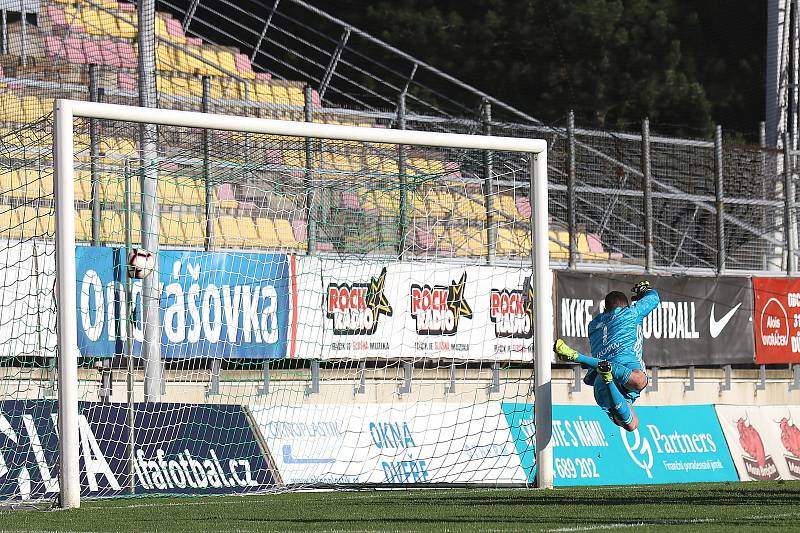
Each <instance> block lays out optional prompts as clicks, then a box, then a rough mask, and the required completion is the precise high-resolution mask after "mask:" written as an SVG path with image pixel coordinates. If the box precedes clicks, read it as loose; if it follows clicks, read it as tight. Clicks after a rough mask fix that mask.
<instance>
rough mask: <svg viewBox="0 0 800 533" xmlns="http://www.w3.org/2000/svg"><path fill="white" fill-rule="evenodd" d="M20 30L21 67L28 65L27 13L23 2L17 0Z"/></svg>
mask: <svg viewBox="0 0 800 533" xmlns="http://www.w3.org/2000/svg"><path fill="white" fill-rule="evenodd" d="M19 10H20V29H21V35H20V36H21V42H20V45H21V52H22V53H21V60H22V66H23V67H24V66H27V65H28V13H27V12H26V11H25V0H19Z"/></svg>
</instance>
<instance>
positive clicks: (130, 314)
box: [122, 159, 136, 494]
mask: <svg viewBox="0 0 800 533" xmlns="http://www.w3.org/2000/svg"><path fill="white" fill-rule="evenodd" d="M123 168H124V172H125V258H124V259H123V261H124V262H123V263H122V264H123V265H125V266H123V267H122V268H124V272H125V309H124V311H125V324H124V327H125V352H126V353H125V355H126V359H127V361H126V362H127V367H128V369H127V370H128V375H127V379H126V382H127V383H126V385H127V390H126V392H127V402H128V404H127V406H126V407H127V413H126V415H127V417H126V418H127V420H126V421H127V424H128V442H127V452H128V480H129V484H128V492H129V493H130V494H135V493H136V476H135V472H134V465H135V464H136V463H135V462H134V458H135V452H136V427H135V424H136V412H135V411H134V405H135V404H134V402H135V395H134V379H135V376H134V375H133V372H134V370H135V367H134V361H133V326H134V321H135V320H136V306H135V302H133V301H132V298H131V293H132V292H133V291H132V289H133V287H132V283H133V281H132V280H131V277H130V272H129V271H128V268H127V261H125V259H127V257H128V254H130V252H131V249H132V248H133V228H132V227H131V222H132V217H131V165H130V162H129V161H128V160H127V159H126V160H125V166H124V167H123Z"/></svg>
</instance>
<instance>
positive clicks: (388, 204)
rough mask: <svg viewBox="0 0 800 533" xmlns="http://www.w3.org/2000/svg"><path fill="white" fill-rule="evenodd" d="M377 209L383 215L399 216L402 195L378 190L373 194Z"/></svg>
mask: <svg viewBox="0 0 800 533" xmlns="http://www.w3.org/2000/svg"><path fill="white" fill-rule="evenodd" d="M372 195H373V197H374V200H373V202H374V204H375V207H376V208H377V209H378V210H379V211H380V212H381V214H382V215H387V216H397V215H398V214H399V212H400V193H399V191H396V190H388V191H387V190H377V191H374V192H373V193H372Z"/></svg>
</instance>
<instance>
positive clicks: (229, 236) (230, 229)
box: [214, 215, 246, 248]
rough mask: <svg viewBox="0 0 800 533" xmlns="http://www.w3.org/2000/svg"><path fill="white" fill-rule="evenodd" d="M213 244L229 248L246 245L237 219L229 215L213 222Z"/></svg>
mask: <svg viewBox="0 0 800 533" xmlns="http://www.w3.org/2000/svg"><path fill="white" fill-rule="evenodd" d="M215 231H216V233H215V234H214V244H215V245H216V246H225V247H230V248H241V247H242V246H244V245H245V244H246V241H245V239H244V237H243V236H242V233H241V230H240V229H239V219H238V218H236V217H233V216H230V215H224V216H221V217H217V219H216V221H215Z"/></svg>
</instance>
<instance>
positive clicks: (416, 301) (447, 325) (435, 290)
mask: <svg viewBox="0 0 800 533" xmlns="http://www.w3.org/2000/svg"><path fill="white" fill-rule="evenodd" d="M466 285H467V273H466V272H464V273H463V274H461V279H460V280H459V281H458V282H456V281H455V280H453V281H452V282H451V283H450V285H449V286H441V285H435V286H433V287H431V286H430V285H417V284H416V283H415V284H413V285H411V316H412V317H413V318H414V320H415V321H416V329H417V334H418V335H455V334H456V332H457V331H458V324H459V321H460V319H461V318H469V319H472V308H471V307H470V306H469V304H468V303H467V300H466V299H465V297H464V290H465V288H466Z"/></svg>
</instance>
